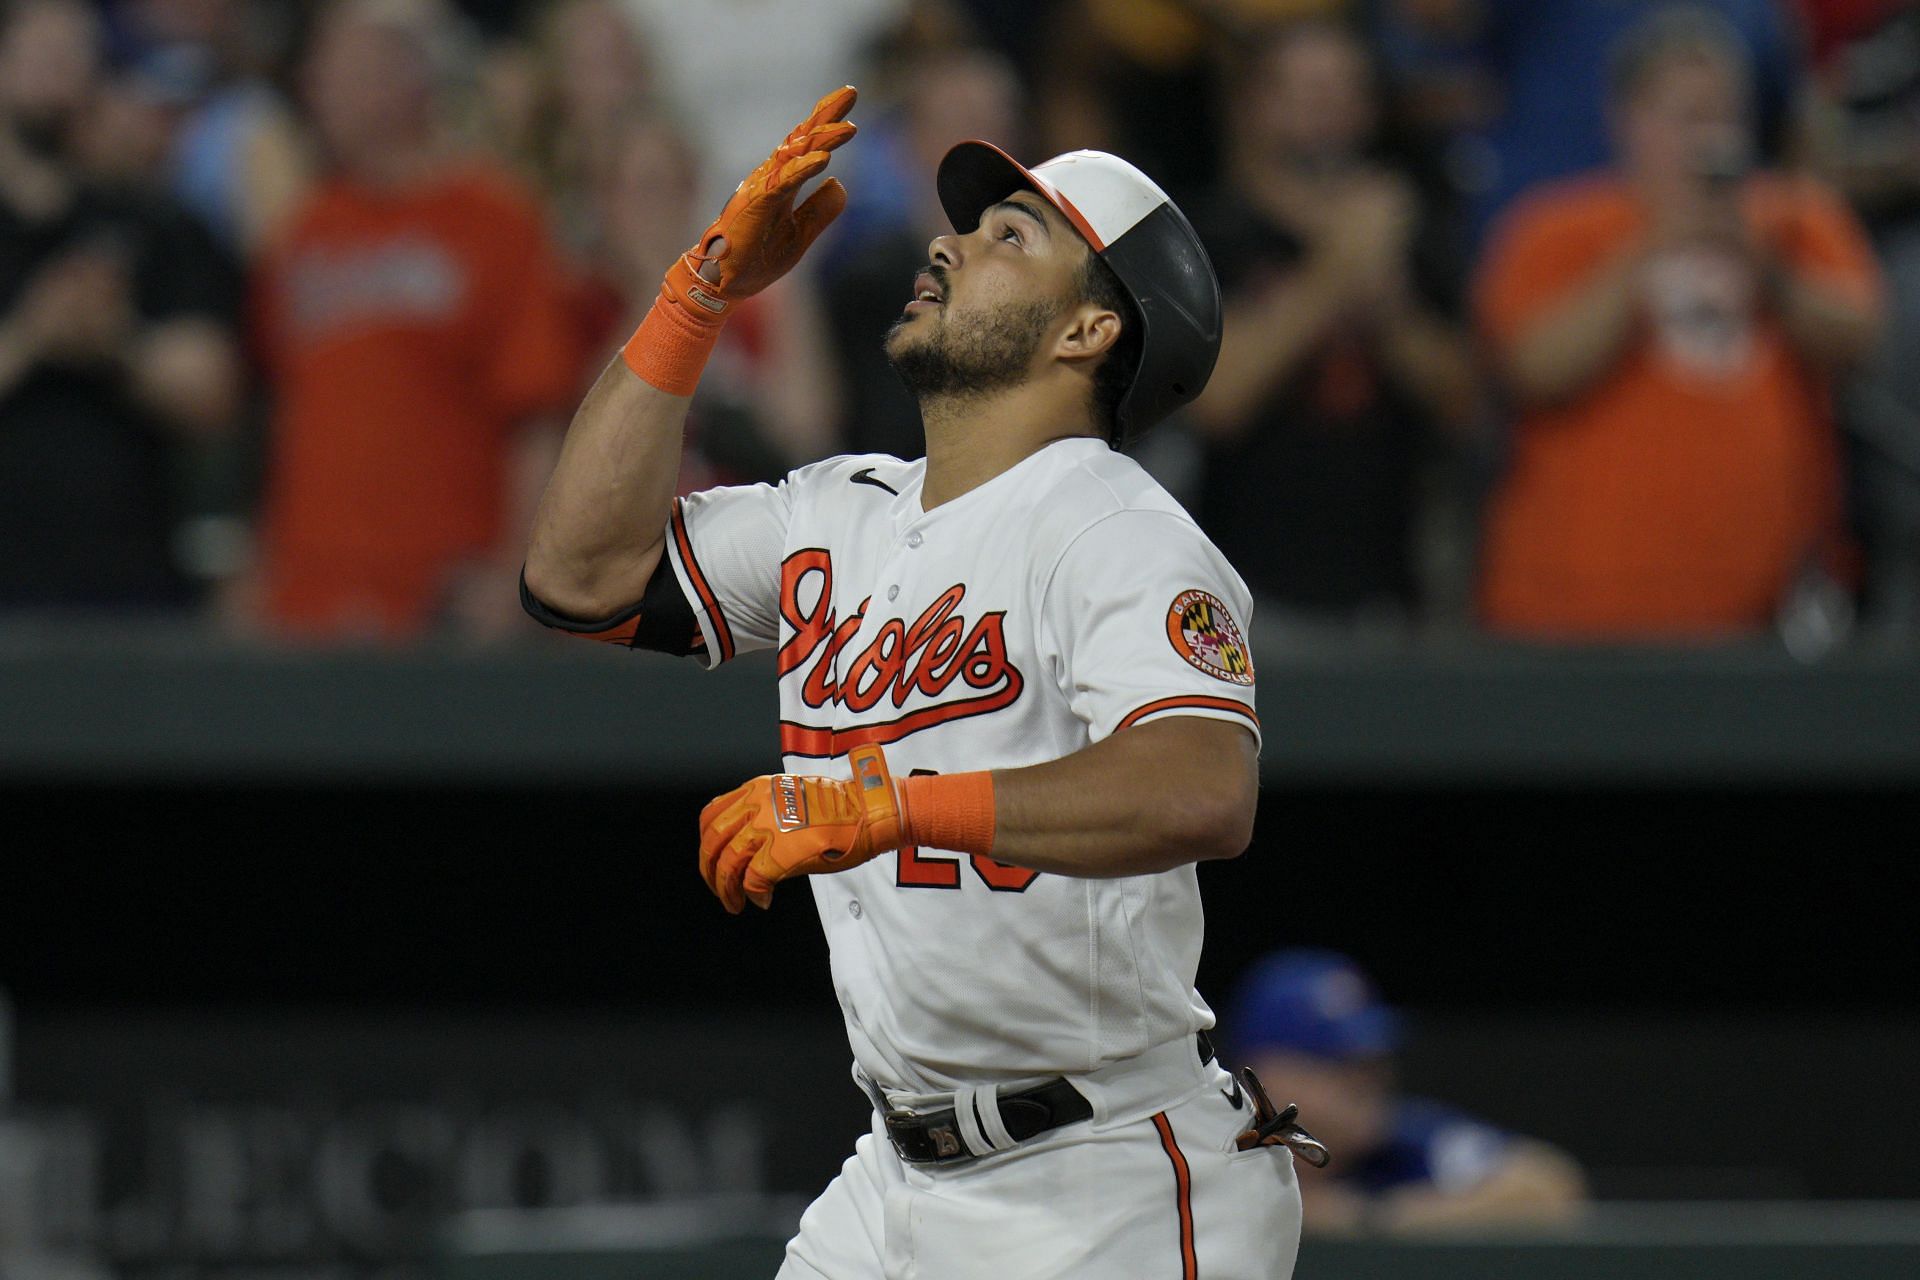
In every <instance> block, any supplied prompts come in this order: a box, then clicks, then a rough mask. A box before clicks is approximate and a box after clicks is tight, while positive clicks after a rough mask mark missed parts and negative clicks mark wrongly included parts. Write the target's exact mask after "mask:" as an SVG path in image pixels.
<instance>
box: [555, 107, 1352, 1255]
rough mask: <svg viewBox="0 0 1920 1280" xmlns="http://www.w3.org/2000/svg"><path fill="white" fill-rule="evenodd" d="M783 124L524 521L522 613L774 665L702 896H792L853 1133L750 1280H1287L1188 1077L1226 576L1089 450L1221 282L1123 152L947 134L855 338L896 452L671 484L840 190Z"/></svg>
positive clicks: (1243, 746) (1294, 1214) (616, 369)
mask: <svg viewBox="0 0 1920 1280" xmlns="http://www.w3.org/2000/svg"><path fill="white" fill-rule="evenodd" d="M854 96H855V95H854V90H853V89H851V88H844V89H840V90H838V91H836V92H834V93H831V94H829V95H827V97H825V98H823V99H822V100H821V101H820V103H819V105H818V106H817V107H816V108H815V109H814V112H813V114H812V115H811V116H809V117H808V118H807V119H806V120H805V121H804V122H802V123H801V124H800V125H799V126H798V127H796V128H795V129H794V131H793V132H792V133H791V134H790V135H788V137H787V139H786V141H785V142H783V143H782V144H781V145H780V147H779V148H778V149H777V150H775V151H774V152H773V154H772V156H771V157H769V158H768V160H767V161H766V163H764V164H762V165H761V166H760V167H759V168H758V169H756V170H755V171H754V172H753V173H752V174H751V175H750V176H749V177H748V178H747V179H746V181H744V182H743V183H741V184H740V186H739V188H738V189H737V190H736V191H735V193H734V195H733V197H732V199H730V200H729V201H728V203H727V206H726V208H725V209H724V210H723V211H722V213H721V214H720V217H719V219H718V220H717V221H715V222H714V224H713V225H712V226H711V227H709V228H708V229H707V231H706V233H705V234H704V235H702V236H701V238H700V240H699V242H698V243H697V244H696V245H695V247H694V248H693V249H691V250H690V251H689V252H688V253H687V254H686V255H685V257H683V258H682V259H681V261H680V262H679V263H677V264H676V265H675V266H674V267H673V268H672V269H671V270H670V271H669V272H668V273H667V276H666V280H665V282H664V283H663V285H662V287H661V291H660V296H659V298H658V299H657V300H656V302H655V303H654V305H653V308H652V310H651V312H650V313H649V314H648V315H647V317H646V319H645V321H644V322H643V323H642V324H641V326H640V328H639V330H638V332H637V333H635V335H634V337H633V339H632V340H631V341H630V342H629V343H628V344H627V346H626V348H625V349H624V351H623V353H622V359H620V360H617V361H614V362H613V363H612V364H611V365H610V366H609V368H608V369H607V371H606V372H605V373H604V374H602V375H601V377H600V379H599V381H598V382H597V383H596V385H595V386H594V387H593V389H592V391H591V392H590V393H589V394H588V396H587V398H586V400H585V402H584V403H583V405H582V406H581V408H580V410H579V413H578V415H577V416H576V417H575V419H574V421H573V424H572V426H571V428H570V429H569V432H568V435H567V439H566V444H565V447H564V449H563V451H562V454H561V457H560V460H559V462H558V464H557V466H556V468H555V471H554V474H553V478H552V481H551V483H550V484H549V487H548V489H547V493H546V496H545V498H544V500H543V502H542V505H541V508H540V510H539V513H538V515H537V517H536V521H535V526H534V531H533V536H532V541H531V545H530V548H529V551H528V556H527V563H526V571H525V579H524V584H523V592H522V596H523V602H524V603H525V604H526V606H527V608H528V610H529V612H531V613H532V614H533V615H534V616H535V617H536V618H538V619H539V620H540V621H542V622H543V623H545V624H547V625H549V626H552V627H557V628H560V629H562V630H566V631H570V632H574V633H577V634H580V635H584V636H588V637H591V638H595V639H599V640H606V641H612V642H615V643H619V644H624V645H628V646H632V647H635V648H647V649H654V650H660V651H664V652H668V653H675V654H686V655H695V656H700V657H702V658H704V659H705V661H706V663H707V665H709V666H717V665H718V664H720V663H722V662H725V661H727V660H728V659H729V658H732V657H734V656H735V655H736V654H739V653H743V652H746V651H748V650H752V649H773V650H774V651H775V667H776V671H777V673H778V680H779V691H780V741H781V749H782V751H783V753H784V755H785V758H786V760H785V763H786V768H787V769H788V770H789V772H787V773H783V774H779V775H774V776H769V777H761V778H755V779H753V780H752V781H750V782H748V783H746V784H745V785H743V786H741V787H740V788H738V789H737V790H735V791H732V792H729V793H728V794H726V795H723V796H721V797H720V798H718V799H716V800H715V801H713V802H712V803H711V804H709V805H708V806H707V807H706V809H705V810H704V811H703V812H702V813H701V815H700V848H699V869H700V873H701V875H702V876H703V877H705V879H706V882H707V884H708V886H709V887H710V888H711V889H712V891H713V892H714V894H715V895H716V896H717V897H718V898H719V899H720V901H721V902H722V903H723V904H724V905H725V906H726V908H727V909H728V910H729V911H733V912H738V911H741V910H742V909H743V908H744V907H745V906H746V905H747V904H748V903H753V904H755V905H756V906H759V907H763V908H764V907H768V906H769V905H770V904H771V902H772V900H773V898H774V896H775V894H776V893H777V892H778V891H779V889H780V886H781V885H782V884H784V883H785V882H787V881H790V880H794V879H797V878H799V877H803V876H804V877H806V878H807V880H808V883H809V884H810V886H811V888H812V890H813V897H814V903H815V906H816V907H817V908H818V910H819V913H820V920H821V923H822V925H823V927H824V928H825V930H826V935H827V940H828V942H829V944H830V947H831V952H832V972H833V986H834V992H835V994H836V995H837V996H838V998H839V1001H840V1006H841V1010H842V1012H843V1014H844V1016H845V1019H846V1026H847V1036H848V1039H849V1040H850V1041H851V1043H852V1048H853V1057H854V1065H855V1075H856V1078H857V1079H858V1081H859V1082H860V1083H861V1085H862V1086H863V1087H864V1088H865V1089H866V1090H867V1091H868V1093H869V1095H870V1096H871V1097H872V1099H873V1102H874V1118H873V1132H872V1133H871V1134H870V1135H867V1136H865V1137H862V1138H860V1140H859V1141H858V1142H857V1143H856V1144H855V1148H854V1154H853V1156H852V1157H851V1158H850V1159H849V1160H848V1161H847V1162H846V1164H845V1166H844V1168H843V1169H842V1171H841V1173H840V1175H839V1177H837V1178H836V1179H835V1180H834V1181H833V1182H832V1184H831V1185H830V1186H829V1187H828V1188H827V1190H826V1191H825V1192H824V1193H823V1194H822V1195H821V1196H820V1198H819V1199H818V1200H816V1201H815V1202H814V1204H813V1205H812V1207H811V1208H810V1209H809V1210H808V1211H807V1213H806V1215H805V1216H804V1218H803V1219H802V1221H801V1225H800V1231H799V1234H798V1235H797V1236H796V1237H795V1239H794V1240H793V1242H792V1243H791V1244H790V1245H789V1247H788V1250H787V1257H786V1262H785V1265H784V1266H783V1268H782V1269H781V1271H780V1276H781V1277H782V1278H783V1280H818V1278H820V1277H830V1278H831V1280H865V1278H869V1277H871V1278H873V1280H879V1278H880V1277H886V1278H888V1280H901V1278H904V1277H939V1278H940V1280H966V1278H968V1277H976V1276H977V1277H983V1278H985V1277H992V1278H993V1280H1010V1278H1012V1277H1067V1276H1076V1277H1077V1276H1087V1277H1103V1278H1105V1277H1167V1278H1168V1280H1192V1278H1193V1277H1196V1276H1200V1275H1205V1276H1207V1277H1209V1280H1230V1278H1233V1277H1263V1278H1264V1277H1285V1276H1287V1275H1289V1274H1290V1273H1291V1271H1292V1266H1293V1258H1294V1252H1295V1248H1296V1244H1297V1241H1298V1235H1299V1227H1300V1207H1299V1206H1300V1201H1299V1191H1298V1186H1297V1183H1296V1181H1295V1176H1294V1168H1293V1150H1292V1149H1290V1147H1289V1145H1288V1144H1289V1143H1294V1144H1298V1147H1299V1149H1300V1150H1302V1151H1305V1152H1307V1153H1308V1154H1310V1155H1314V1156H1316V1157H1317V1156H1319V1155H1320V1154H1321V1152H1320V1150H1319V1149H1318V1148H1317V1144H1311V1141H1310V1139H1307V1138H1305V1137H1304V1134H1303V1132H1302V1131H1300V1130H1298V1129H1297V1127H1293V1126H1291V1123H1290V1122H1291V1121H1292V1119H1293V1115H1292V1110H1293V1109H1292V1108H1289V1109H1288V1110H1287V1111H1285V1112H1279V1113H1275V1111H1274V1110H1273V1108H1272V1106H1271V1104H1269V1103H1268V1102H1267V1101H1266V1099H1265V1095H1264V1094H1262V1093H1261V1092H1260V1091H1259V1089H1258V1086H1257V1083H1256V1082H1253V1081H1251V1080H1248V1081H1246V1083H1245V1084H1244V1085H1243V1084H1242V1082H1241V1081H1238V1080H1236V1079H1235V1078H1234V1077H1233V1076H1232V1075H1231V1074H1230V1073H1228V1072H1227V1071H1226V1070H1225V1069H1223V1068H1222V1066H1221V1065H1220V1064H1219V1062H1218V1061H1216V1060H1215V1059H1214V1057H1213V1052H1212V1047H1211V1044H1210V1042H1209V1039H1208V1037H1207V1035H1206V1031H1207V1029H1208V1028H1210V1027H1211V1026H1212V1025H1213V1015H1212V1013H1211V1012H1210V1011H1209V1010H1208V1008H1207V1006H1206V1004H1205V1003H1204V1002H1203V1001H1202V1000H1201V999H1200V997H1199V995H1198V994H1197V993H1196V992H1195V990H1194V987H1193V979H1194V972H1195V968H1196V966H1197V963H1198V960H1199V952H1200V938H1201V911H1200V895H1199V888H1198V884H1197V880H1196V877H1195V864H1196V863H1198V862H1201V861H1204V860H1207V859H1211V858H1230V857H1234V856H1235V855H1237V854H1239V853H1240V852H1241V851H1242V850H1243V849H1244V848H1245V847H1246V845H1247V842H1248V839H1249V837H1250V834H1251V828H1252V823H1253V814H1254V802H1255V792H1256V786H1257V773H1256V757H1257V753H1258V748H1259V738H1260V728H1259V722H1258V720H1257V719H1256V718H1255V715H1254V700H1253V690H1254V672H1253V664H1252V661H1251V659H1250V656H1249V651H1248V647H1247V639H1246V633H1245V630H1244V628H1245V624H1246V620H1247V616H1248V597H1247V590H1246V587H1245V586H1244V585H1243V584H1242V583H1241V581H1240V578H1239V576H1238V575H1237V574H1235V573H1234V571H1233V569H1232V567H1231V566H1229V565H1228V564H1227V562H1226V561H1225V560H1224V559H1223V558H1222V557H1221V556H1220V554H1219V552H1218V551H1216V550H1215V549H1214V547H1213V546H1212V544H1210V543H1209V542H1208V541H1207V539H1206V537H1205V536H1204V535H1202V533H1201V532H1200V530H1199V529H1198V527H1196V526H1195V524H1194V523H1193V521H1192V520H1191V519H1190V518H1189V517H1188V516H1187V514H1186V512H1184V511H1183V510H1181V509H1180V507H1179V506H1178V505H1177V504H1176V503H1175V502H1174V501H1173V500H1172V499H1171V498H1169V497H1168V496H1167V494H1166V493H1165V492H1164V491H1162V490H1161V488H1160V487H1159V486H1158V485H1157V484H1155V483H1154V481H1153V480H1152V479H1150V478H1149V477H1148V476H1147V475H1146V474H1145V473H1144V472H1143V471H1141V469H1140V468H1139V467H1138V466H1137V465H1135V464H1134V463H1133V462H1132V461H1131V460H1130V459H1128V458H1127V457H1126V456H1124V455H1123V454H1121V453H1119V452H1117V451H1116V450H1115V448H1114V447H1113V446H1114V444H1115V443H1117V442H1118V441H1119V440H1121V439H1122V438H1124V437H1125V436H1126V435H1127V434H1128V433H1131V432H1138V431H1141V430H1144V429H1145V428H1146V427H1148V426H1150V425H1152V424H1153V423H1154V422H1155V421H1156V420H1158V419H1159V418H1161V417H1163V416H1165V415H1166V414H1167V413H1168V412H1169V411H1171V410H1172V409H1174V408H1176V407H1178V406H1179V405H1181V404H1184V403H1186V402H1187V401H1189V400H1191V399H1193V397H1195V396H1197V395H1198V394H1199V393H1200V391H1201V388H1202V387H1203V386H1204V385H1205V383H1206V380H1207V377H1208V374H1209V373H1210V371H1211V370H1212V367H1213V362H1214V357H1215V355H1216V353H1217V350H1218V346H1219V336H1220V299H1219V289H1218V285H1217V284H1216V282H1215V280H1214V275H1213V271H1212V268H1211V265H1210V264H1209V263H1208V261H1207V258H1206V254H1205V252H1204V251H1203V250H1202V248H1201V246H1200V244H1199V241H1198V240H1197V239H1196V238H1195V236H1194V234H1193V231H1192V229H1191V227H1190V226H1189V225H1188V223H1187V220H1186V219H1185V218H1184V217H1183V216H1182V215H1181V213H1180V211H1179V210H1178V209H1177V208H1175V207H1174V205H1173V204H1172V203H1171V202H1170V201H1169V200H1168V199H1167V197H1166V195H1165V194H1164V193H1163V192H1162V191H1161V190H1160V188H1159V187H1157V186H1155V185H1154V183H1153V182H1152V181H1151V180H1150V179H1148V178H1147V177H1146V175H1144V174H1142V173H1141V172H1140V171H1139V170H1138V169H1135V168H1134V167H1133V166H1132V165H1130V164H1128V163H1127V162H1126V161H1124V160H1121V159H1119V158H1118V157H1115V156H1111V155H1106V154H1103V153H1100V152H1094V151H1079V152H1073V153H1071V154H1068V155H1064V156H1059V157H1056V158H1055V159H1053V160H1050V161H1048V162H1047V163H1045V164H1042V165H1039V166H1037V167H1035V168H1034V169H1032V170H1028V169H1025V168H1023V167H1021V166H1020V165H1019V164H1017V163H1015V162H1014V161H1013V160H1012V159H1011V158H1010V157H1008V156H1007V155H1006V154H1005V153H1003V152H1001V151H1000V150H998V149H997V148H994V147H992V146H990V145H988V144H986V143H982V142H967V143H962V144H960V145H959V146H957V147H955V148H954V149H953V151H952V152H951V153H950V154H949V155H948V156H947V157H946V159H945V161H944V162H943V163H942V165H941V167H940V172H939V178H938V184H939V194H940V198H941V201H942V203H943V204H944V206H945V209H946V212H947V214H948V216H949V218H950V220H951V222H952V224H953V234H951V235H944V236H941V237H939V238H938V239H936V240H934V241H933V243H932V244H931V245H930V246H929V249H928V255H929V262H928V265H927V268H926V270H925V271H924V272H923V273H921V274H920V276H919V277H918V278H917V279H916V280H914V281H913V282H912V284H911V286H910V287H909V286H908V282H907V281H904V280H903V281H902V282H901V285H902V299H901V300H902V302H903V304H904V309H903V311H902V314H901V316H900V319H899V321H898V322H897V323H896V324H895V325H894V327H893V329H892V330H891V331H890V332H889V333H888V334H887V336H886V350H887V353H888V355H889V357H890V358H891V360H892V362H893V364H894V365H895V367H896V368H897V369H898V370H899V372H900V375H901V376H902V378H904V379H905V381H906V383H907V385H908V386H909V387H910V388H911V389H912V390H913V391H914V392H915V394H916V396H917V397H918V400H919V403H920V406H921V410H922V416H923V418H924V422H925V428H926V445H927V449H926V459H925V460H924V461H922V462H902V461H900V460H899V459H897V458H893V457H889V456H885V455H867V456H862V457H842V458H833V459H829V460H827V461H825V462H819V463H815V464H813V465H810V466H806V467H802V468H800V469H799V470H798V471H795V472H793V473H792V474H790V475H789V476H787V477H786V479H785V480H783V481H782V482H780V483H779V484H772V485H753V486H747V487H740V488H725V489H716V490H712V491H709V492H705V493H698V494H694V495H692V496H690V497H687V498H685V499H683V500H679V501H676V500H675V499H674V497H673V491H674V477H675V473H676V470H677V468H678V464H679V459H680V434H681V422H682V419H683V418H684V417H685V415H686V412H687V402H688V397H689V396H691V395H692V393H693V390H694V387H695V384H696V383H697V382H698V380H699V376H700V372H701V368H702V365H703V363H704V361H705V359H706V356H707V353H708V352H709V351H710V350H711V349H712V347H713V345H714V341H715V339H716V337H717V335H718V334H719V332H720V330H721V327H722V326H723V325H724V324H725V323H726V321H727V316H728V313H729V312H730V311H731V310H732V308H733V307H734V306H735V305H736V304H737V303H738V302H739V301H740V300H741V299H743V298H747V297H750V296H752V295H753V294H754V293H756V292H758V291H759V290H761V289H763V288H765V287H766V286H767V285H768V284H770V283H772V282H773V281H774V280H775V279H777V278H778V277H780V276H781V275H782V274H784V273H785V272H787V271H788V270H790V269H791V268H792V267H793V266H794V264H795V263H796V262H798V261H799V259H800V257H801V255H802V254H803V253H804V252H805V251H806V249H807V246H808V245H809V244H811V243H812V241H813V240H814V239H815V238H816V237H817V236H819V234H820V233H821V231H823V230H824V229H825V228H826V226H827V225H828V223H830V222H831V221H832V220H833V218H834V217H835V215H836V214H838V213H839V211H840V210H841V208H842V207H843V206H844V204H845V201H846V193H845V191H844V190H843V189H842V187H841V186H840V184H839V183H838V182H837V181H835V180H833V179H828V180H826V181H825V182H824V183H822V184H821V185H820V186H819V187H818V189H817V190H815V191H814V192H813V193H812V194H811V195H810V196H809V197H808V198H807V199H805V200H804V201H800V202H798V203H796V193H797V192H798V190H799V188H800V187H801V186H802V184H804V183H806V182H808V181H809V180H810V179H812V178H814V177H815V176H816V175H818V174H820V173H821V172H822V170H824V169H825V168H826V166H827V163H828V160H829V156H830V153H831V152H832V151H833V150H834V149H835V148H836V147H839V146H840V145H842V144H843V143H845V142H846V141H847V140H848V139H849V138H851V137H852V136H853V134H854V126H853V125H852V124H851V123H848V122H847V121H846V116H847V113H848V111H849V110H850V109H851V108H852V106H853V102H854Z"/></svg>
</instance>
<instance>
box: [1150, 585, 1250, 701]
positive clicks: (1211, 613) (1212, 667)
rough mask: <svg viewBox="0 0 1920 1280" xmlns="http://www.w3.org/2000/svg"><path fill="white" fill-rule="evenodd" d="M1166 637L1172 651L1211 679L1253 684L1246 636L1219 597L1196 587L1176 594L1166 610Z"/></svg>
mask: <svg viewBox="0 0 1920 1280" xmlns="http://www.w3.org/2000/svg"><path fill="white" fill-rule="evenodd" d="M1167 639H1168V640H1170V641H1172V642H1173V649H1174V652H1175V653H1178V654H1179V655H1180V656H1181V657H1183V658H1185V659H1186V660H1187V661H1188V662H1190V663H1192V664H1193V665H1194V666H1196V667H1198V668H1200V670H1202V671H1204V672H1206V673H1207V674H1208V675H1210V676H1212V677H1213V678H1214V679H1216V680H1225V681H1227V682H1228V683H1230V684H1252V683H1253V655H1252V654H1251V653H1249V652H1248V651H1247V639H1246V637H1245V636H1243V635H1241V634H1240V626H1239V624H1238V623H1236V622H1235V621H1234V620H1233V615H1232V614H1230V613H1228V612H1227V606H1226V605H1224V604H1222V603H1220V598H1219V597H1218V596H1215V595H1211V594H1209V593H1207V592H1205V591H1197V590H1196V591H1182V592H1181V593H1180V594H1179V595H1177V596H1175V597H1174V598H1173V607H1172V608H1171V609H1169V610H1167Z"/></svg>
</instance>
